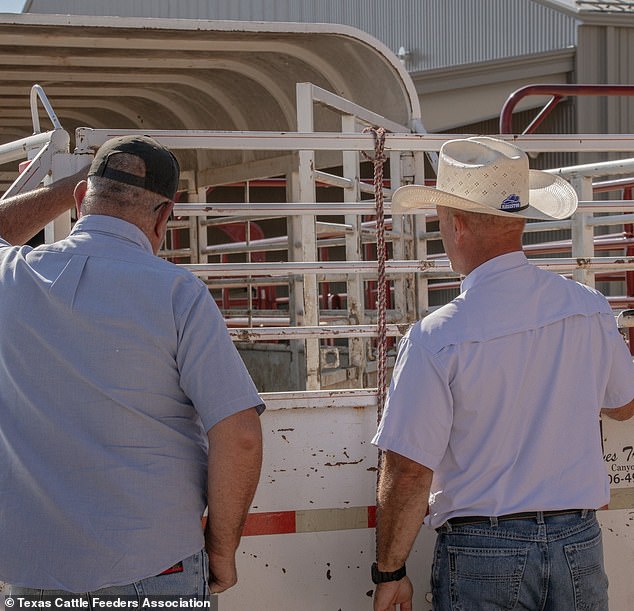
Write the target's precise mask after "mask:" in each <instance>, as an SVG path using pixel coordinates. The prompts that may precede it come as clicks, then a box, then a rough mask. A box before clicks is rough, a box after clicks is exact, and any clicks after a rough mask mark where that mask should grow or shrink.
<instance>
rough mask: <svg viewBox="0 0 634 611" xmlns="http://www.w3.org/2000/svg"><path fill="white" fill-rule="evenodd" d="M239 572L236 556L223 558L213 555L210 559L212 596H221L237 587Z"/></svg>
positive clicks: (210, 588)
mask: <svg viewBox="0 0 634 611" xmlns="http://www.w3.org/2000/svg"><path fill="white" fill-rule="evenodd" d="M237 582H238V572H237V569H236V561H235V555H234V556H233V557H228V558H223V557H221V556H219V555H217V554H212V555H211V556H210V558H209V590H210V592H211V593H212V594H220V592H224V591H225V590H228V589H229V588H231V587H233V586H235V585H236V583H237Z"/></svg>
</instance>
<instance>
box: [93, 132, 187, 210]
mask: <svg viewBox="0 0 634 611" xmlns="http://www.w3.org/2000/svg"><path fill="white" fill-rule="evenodd" d="M118 153H127V154H128V155H134V156H135V157H138V158H139V159H141V160H142V161H143V163H144V165H145V176H136V175H135V174H129V173H128V172H122V171H121V170H116V169H114V168H109V167H108V162H109V161H110V158H111V157H112V156H114V155H117V154H118ZM179 175H180V166H179V165H178V161H177V160H176V157H174V155H172V153H171V152H170V151H169V150H168V149H166V148H165V147H164V146H163V145H161V144H159V143H158V142H157V141H156V140H154V139H152V138H150V137H148V136H122V137H119V138H112V139H111V140H108V141H107V142H105V143H104V144H103V145H102V146H101V147H100V148H99V150H98V151H97V154H96V155H95V158H94V159H93V162H92V164H91V166H90V170H89V171H88V176H103V177H104V178H109V179H110V180H115V181H117V182H122V183H125V184H127V185H131V186H133V187H141V188H142V189H146V190H147V191H152V193H158V194H160V195H163V196H164V197H167V198H168V199H170V200H173V199H174V196H175V195H176V191H177V190H178V178H179Z"/></svg>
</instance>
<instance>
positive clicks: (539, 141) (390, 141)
mask: <svg viewBox="0 0 634 611" xmlns="http://www.w3.org/2000/svg"><path fill="white" fill-rule="evenodd" d="M138 133H143V134H145V135H147V136H150V137H152V138H155V139H156V140H158V141H160V142H161V143H162V144H163V145H165V146H167V147H168V148H171V149H192V148H194V149H214V150H249V151H263V150H264V151H268V150H276V151H298V150H299V151H301V150H304V151H372V150H374V140H373V138H372V136H371V134H341V133H338V132H311V133H299V132H265V131H258V132H248V131H242V132H240V131H233V132H229V131H202V130H182V131H169V130H135V129H120V130H108V129H99V130H97V129H90V128H87V127H80V128H78V129H77V131H76V142H77V147H78V150H80V151H81V149H84V148H89V149H90V148H97V147H99V146H101V145H102V144H103V143H104V142H106V140H109V139H110V138H115V137H118V136H126V135H132V134H138ZM469 135H473V134H390V133H388V134H386V136H385V150H386V151H414V152H426V151H438V150H440V147H441V146H442V145H443V144H444V143H445V142H447V141H448V140H455V139H456V138H460V137H462V136H469ZM498 137H499V138H500V139H502V140H506V141H509V142H512V143H513V144H516V145H517V146H519V147H520V148H521V149H522V150H524V151H526V152H527V153H531V152H534V153H541V152H545V151H548V152H591V151H598V152H613V153H631V151H632V149H634V136H632V135H630V134H578V135H541V134H527V135H521V136H516V135H507V134H502V135H500V136H498Z"/></svg>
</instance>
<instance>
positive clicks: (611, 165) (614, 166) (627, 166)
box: [545, 136, 634, 178]
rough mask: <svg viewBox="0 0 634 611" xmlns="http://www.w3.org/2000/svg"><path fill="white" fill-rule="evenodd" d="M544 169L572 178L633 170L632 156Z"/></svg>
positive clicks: (623, 172) (630, 171)
mask: <svg viewBox="0 0 634 611" xmlns="http://www.w3.org/2000/svg"><path fill="white" fill-rule="evenodd" d="M631 137H632V136H630V138H631ZM630 152H631V151H630ZM545 171H546V172H549V173H550V174H557V175H559V176H565V177H567V178H572V177H573V176H618V175H619V174H628V173H632V172H634V158H632V159H615V160H613V161H601V162H597V163H586V164H583V165H575V166H569V167H566V168H557V169H553V170H545Z"/></svg>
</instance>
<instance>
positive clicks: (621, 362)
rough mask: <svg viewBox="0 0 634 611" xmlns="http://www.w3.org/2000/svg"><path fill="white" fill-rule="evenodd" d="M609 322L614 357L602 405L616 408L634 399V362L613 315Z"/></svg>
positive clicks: (607, 407)
mask: <svg viewBox="0 0 634 611" xmlns="http://www.w3.org/2000/svg"><path fill="white" fill-rule="evenodd" d="M607 324H608V325H609V327H608V333H609V340H610V341H611V345H612V349H613V358H612V367H611V368H610V372H609V376H608V381H607V386H606V390H605V399H604V400H603V405H602V406H601V407H603V408H605V409H615V408H617V407H622V406H623V405H626V404H627V403H629V402H630V401H631V400H632V399H634V364H633V363H632V355H631V354H630V352H629V350H628V347H627V344H626V343H625V342H624V341H623V337H622V335H621V334H620V333H619V331H618V329H617V328H616V325H615V324H614V319H613V318H612V316H610V317H609V320H608V323H607Z"/></svg>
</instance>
